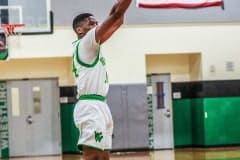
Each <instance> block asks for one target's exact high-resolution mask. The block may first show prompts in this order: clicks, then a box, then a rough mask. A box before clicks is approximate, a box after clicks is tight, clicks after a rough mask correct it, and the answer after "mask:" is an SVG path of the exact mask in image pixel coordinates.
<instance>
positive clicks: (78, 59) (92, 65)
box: [75, 40, 100, 68]
mask: <svg viewBox="0 0 240 160" xmlns="http://www.w3.org/2000/svg"><path fill="white" fill-rule="evenodd" d="M79 44H80V40H79V41H78V43H77V45H76V50H75V54H76V56H77V57H76V58H77V62H78V63H79V64H80V65H82V66H84V67H87V68H91V67H94V66H95V65H96V64H97V62H98V60H99V55H100V54H99V53H100V45H98V51H97V58H96V59H95V61H94V62H93V63H92V64H88V63H85V62H83V61H81V60H80V58H79V55H78V47H79Z"/></svg>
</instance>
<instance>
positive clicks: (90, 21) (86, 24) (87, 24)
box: [79, 16, 98, 38]
mask: <svg viewBox="0 0 240 160" xmlns="http://www.w3.org/2000/svg"><path fill="white" fill-rule="evenodd" d="M97 25H98V22H97V20H96V19H95V18H94V17H93V16H90V17H87V18H86V19H85V20H84V21H83V24H82V25H81V26H80V32H79V37H80V38H82V37H84V36H85V34H86V33H87V32H88V31H89V30H91V29H92V28H94V27H96V26H97Z"/></svg>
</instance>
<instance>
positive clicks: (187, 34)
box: [9, 23, 240, 83]
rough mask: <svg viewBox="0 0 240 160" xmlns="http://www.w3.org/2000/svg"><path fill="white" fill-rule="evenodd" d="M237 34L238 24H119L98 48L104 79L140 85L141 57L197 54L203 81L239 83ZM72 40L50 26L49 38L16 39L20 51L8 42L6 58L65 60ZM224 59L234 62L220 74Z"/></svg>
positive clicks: (65, 31)
mask: <svg viewBox="0 0 240 160" xmlns="http://www.w3.org/2000/svg"><path fill="white" fill-rule="evenodd" d="M239 35H240V24H238V23H233V24H229V23H228V24H222V23H219V24H164V25H143V26H123V27H122V28H121V29H120V30H119V31H118V32H116V33H115V34H114V36H113V37H112V38H111V39H110V40H109V41H108V42H107V43H106V44H104V46H103V51H104V52H105V56H106V60H107V67H108V71H109V75H110V81H111V82H112V83H145V79H146V78H145V75H146V69H145V55H146V54H161V53H164V54H166V53H169V54H171V53H174V54H176V53H201V54H202V76H203V80H216V79H239V78H240V58H239V54H240V36H239ZM74 39H75V35H74V33H73V32H72V29H71V27H56V28H55V31H54V34H53V35H41V36H22V39H21V45H20V47H15V46H14V43H15V42H16V41H14V40H13V39H10V40H9V42H10V44H9V46H10V52H11V57H12V58H30V57H31V58H34V57H64V56H71V42H72V41H73V40H74ZM227 61H233V62H234V64H235V71H234V72H226V71H225V63H226V62H227ZM211 65H214V66H215V68H216V71H215V72H214V73H211V72H210V71H209V70H210V66H211Z"/></svg>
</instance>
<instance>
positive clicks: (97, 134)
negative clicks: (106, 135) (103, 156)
mask: <svg viewBox="0 0 240 160" xmlns="http://www.w3.org/2000/svg"><path fill="white" fill-rule="evenodd" d="M94 133H95V140H96V142H99V143H100V142H101V141H102V139H103V135H102V132H97V131H95V132H94Z"/></svg>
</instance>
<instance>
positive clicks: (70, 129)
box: [61, 103, 79, 153]
mask: <svg viewBox="0 0 240 160" xmlns="http://www.w3.org/2000/svg"><path fill="white" fill-rule="evenodd" d="M74 106H75V104H73V103H69V104H61V130H62V152H63V153H71V152H78V148H77V141H78V137H79V133H78V129H77V128H76V127H75V125H74V121H73V109H74Z"/></svg>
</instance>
